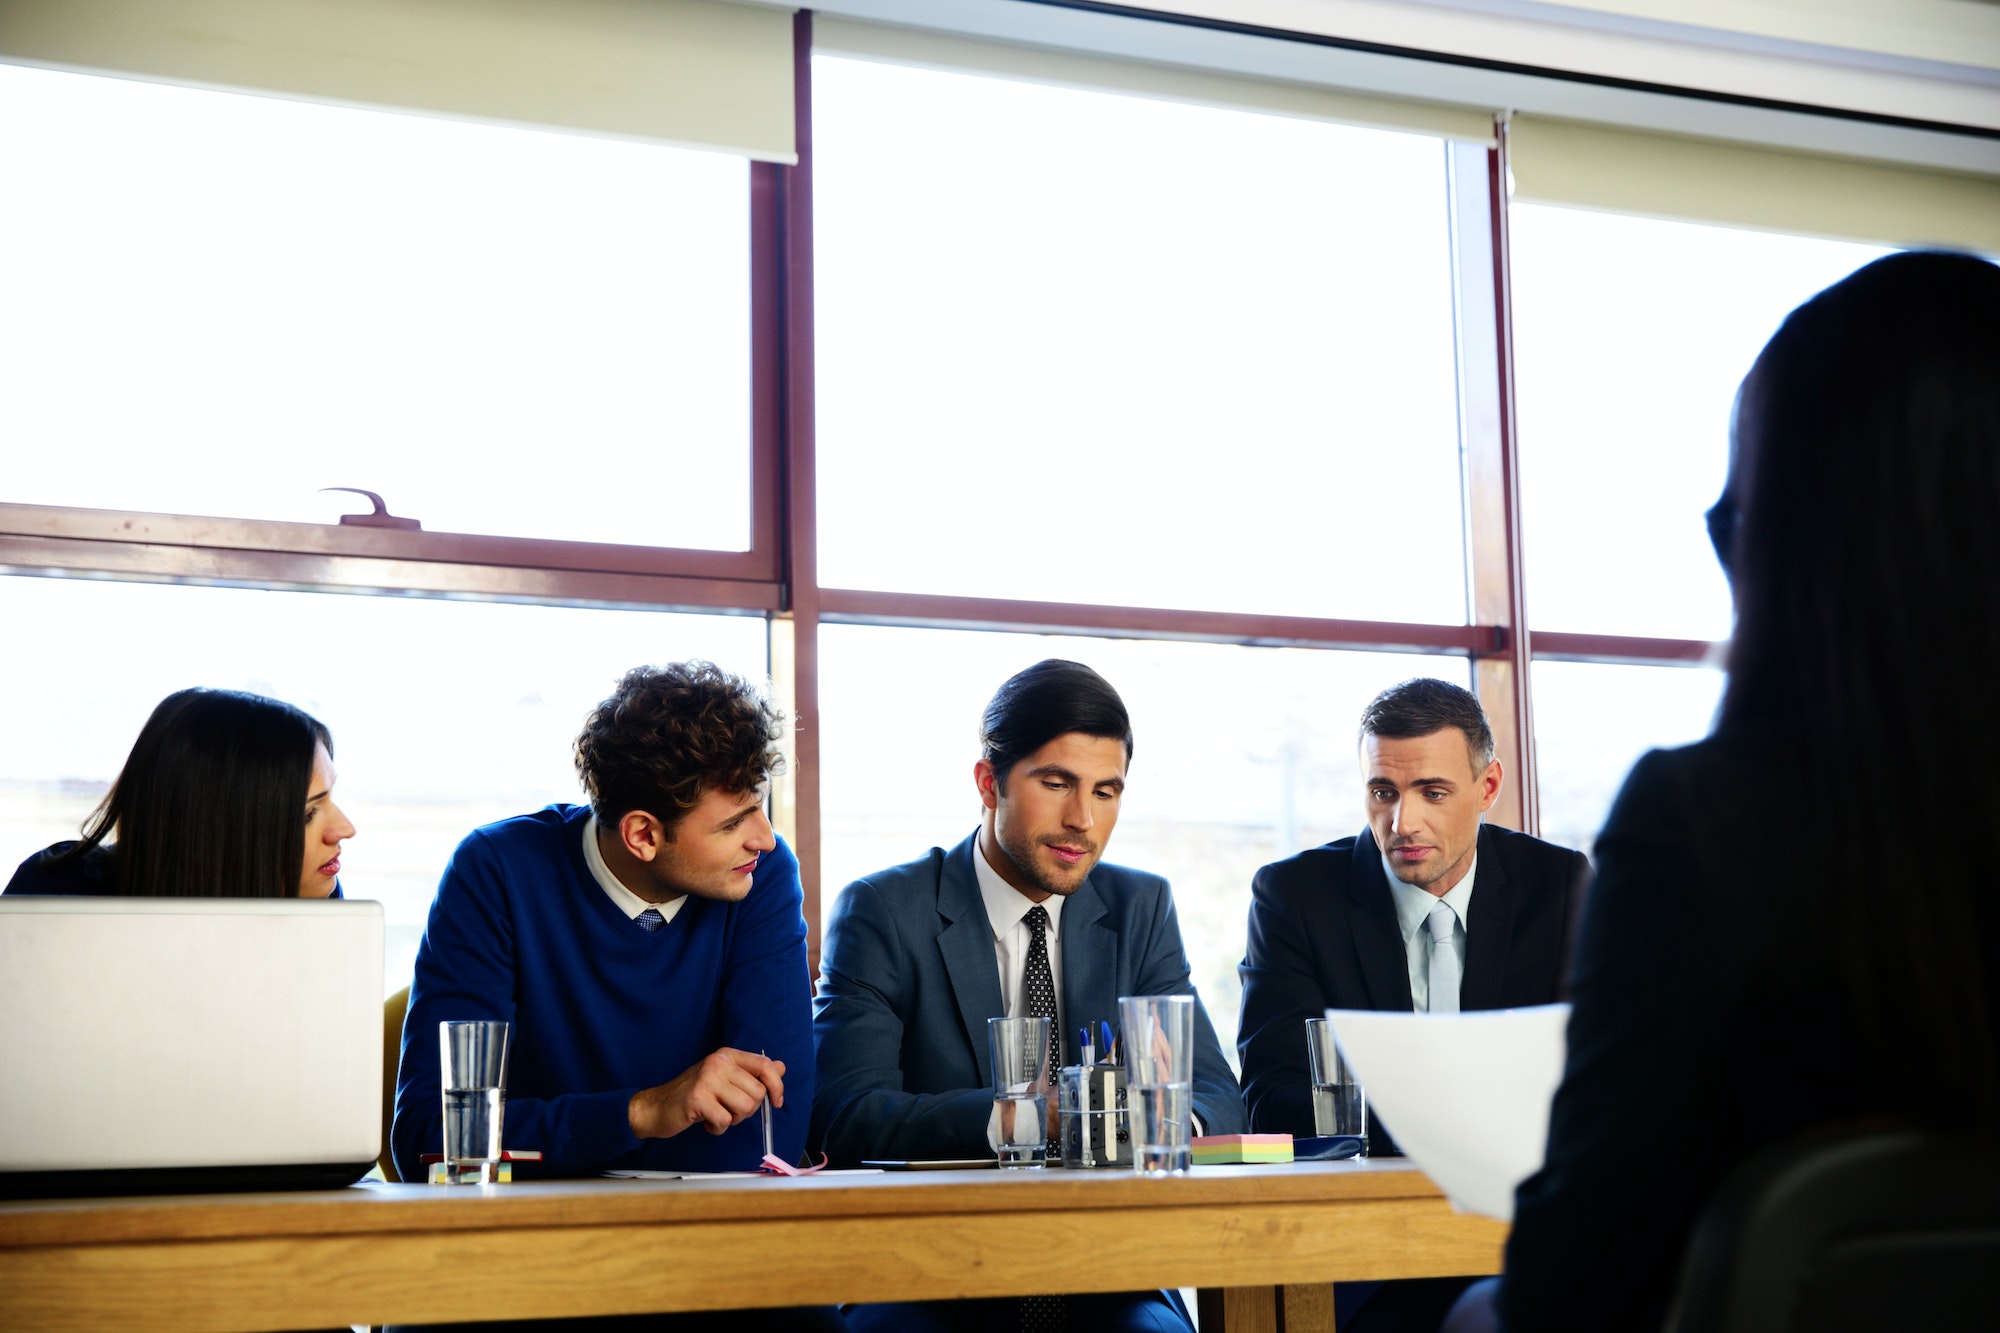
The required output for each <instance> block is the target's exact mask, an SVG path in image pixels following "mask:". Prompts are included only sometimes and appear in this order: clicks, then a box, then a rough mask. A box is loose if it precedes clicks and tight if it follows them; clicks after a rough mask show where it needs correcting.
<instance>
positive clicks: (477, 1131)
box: [438, 1019, 507, 1185]
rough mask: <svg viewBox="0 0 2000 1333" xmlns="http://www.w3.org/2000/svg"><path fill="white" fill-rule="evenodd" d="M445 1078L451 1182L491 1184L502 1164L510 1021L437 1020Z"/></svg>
mask: <svg viewBox="0 0 2000 1333" xmlns="http://www.w3.org/2000/svg"><path fill="white" fill-rule="evenodd" d="M438 1072H439V1073H440V1074H441V1075H443V1077H442V1079H441V1080H440V1081H441V1082H442V1083H443V1084H444V1174H445V1179H446V1180H447V1181H449V1182H451V1183H452V1184H461V1183H463V1184H468V1185H470V1184H479V1185H491V1184H493V1183H494V1182H495V1181H496V1180H497V1179H498V1177H499V1170H500V1098H501V1096H502V1094H503V1093H504V1091H505V1090H506V1087H507V1024H505V1023H500V1022H494V1021H489V1020H483V1019H481V1020H449V1021H446V1022H443V1023H439V1024H438Z"/></svg>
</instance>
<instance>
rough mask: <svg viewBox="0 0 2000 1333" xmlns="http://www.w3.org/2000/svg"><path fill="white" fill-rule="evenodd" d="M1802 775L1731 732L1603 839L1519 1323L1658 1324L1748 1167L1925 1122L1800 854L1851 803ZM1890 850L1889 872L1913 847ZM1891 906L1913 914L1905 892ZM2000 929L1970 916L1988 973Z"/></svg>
mask: <svg viewBox="0 0 2000 1333" xmlns="http://www.w3.org/2000/svg"><path fill="white" fill-rule="evenodd" d="M1785 771H1788V770H1787V769H1786V768H1785V766H1783V765H1779V764H1774V763H1772V762H1771V761H1770V760H1769V759H1768V758H1766V757H1765V752H1764V747H1763V746H1762V745H1761V744H1749V743H1746V742H1742V741H1737V740H1732V739H1725V738H1722V737H1711V738H1710V739H1708V740H1706V741H1702V742H1701V743H1699V744H1696V745H1691V746H1688V747H1686V748H1683V749H1678V750H1666V751H1655V752H1653V753H1651V754H1648V755H1647V756H1645V757H1644V758H1643V759H1641V760H1640V761H1639V763H1638V765H1637V766H1636V767H1635V768H1633V770H1632V772H1631V775H1630V776H1628V777H1627V778H1626V779H1625V786H1624V788H1623V789H1622V790H1621V791H1620V793H1619V796H1618V800H1617V802H1616V803H1615V804H1614V805H1613V806H1612V809H1611V814H1610V816H1609V818H1608V820H1607V821H1606V823H1605V826H1604V831H1603V832H1602V833H1601V834H1599V835H1598V839H1597V855H1598V878H1597V887H1596V888H1595V889H1594V890H1593V891H1592V894H1591V901H1590V907H1589V910H1588V912H1586V913H1585V918H1584V922H1583V929H1582V933H1581V937H1580V939H1579V941H1578V945H1577V956H1576V969H1575V972H1574V974H1573V977H1572V979H1571V994H1570V1001H1571V1003H1572V1004H1573V1005H1574V1006H1575V1007H1574V1009H1573V1010H1572V1011H1571V1013H1570V1021H1569V1039H1568V1053H1567V1056H1566V1058H1565V1062H1564V1068H1563V1081H1562V1085H1561V1086H1560V1087H1559V1088H1558V1089H1557V1091H1556V1096H1555V1103H1554V1105H1553V1107H1552V1108H1551V1111H1550V1117H1549V1145H1548V1155H1547V1158H1546V1160H1545V1161H1544V1163H1543V1166H1542V1168H1541V1170H1540V1171H1538V1172H1537V1173H1536V1174H1534V1175H1532V1176H1530V1177H1528V1179H1527V1180H1525V1181H1523V1182H1522V1183H1521V1185H1520V1188H1519V1189H1518V1190H1517V1191H1516V1192H1515V1210H1514V1229H1513V1232H1512V1234H1511V1235H1510V1237H1509V1239H1508V1242H1507V1275H1506V1277H1505V1279H1504V1280H1503V1282H1502V1285H1501V1293H1500V1298H1499V1305H1500V1310H1501V1314H1502V1318H1503V1321H1504V1322H1505V1323H1506V1324H1507V1326H1508V1327H1511V1328H1515V1329H1523V1330H1527V1329H1533V1330H1563V1329H1590V1330H1619V1329H1657V1328H1659V1327H1660V1323H1661V1320H1662V1318H1663V1316H1664V1314H1665V1309H1666V1305H1667V1302H1668V1299H1669V1295H1670V1293H1671V1291H1672V1288H1673V1284H1674V1282H1675V1280H1676V1277H1677V1275H1678V1272H1679V1268H1680V1263H1681V1257H1682V1253H1683V1251H1684V1250H1685V1249H1686V1245H1687V1239H1688V1236H1689V1234H1690V1233H1691V1232H1692V1230H1693V1228H1694V1223H1695V1219H1696V1218H1697V1217H1698V1216H1699V1215H1700V1213H1701V1210H1702V1208H1703V1206H1704V1205H1705V1204H1706V1203H1707V1202H1708V1200H1709V1198H1710V1197H1711V1196H1712V1195H1713V1194H1714V1193H1715V1191H1716V1190H1717V1188H1718V1187H1719V1186H1720V1185H1721V1184H1722V1182H1723V1180H1724V1179H1725V1178H1726V1177H1727V1176H1728V1175H1729V1173H1730V1172H1731V1170H1732V1169H1734V1168H1735V1167H1736V1166H1738V1165H1739V1164H1741V1162H1742V1161H1743V1160H1744V1159H1745V1158H1746V1157H1748V1156H1750V1155H1751V1154H1753V1153H1755V1152H1757V1151H1759V1150H1760V1149H1763V1148H1765V1147H1769V1146H1772V1145H1775V1144H1778V1143H1781V1142H1785V1141H1788V1140H1791V1139H1794V1138H1796V1137H1798V1136H1800V1135H1802V1134H1804V1133H1807V1132H1810V1131H1816V1130H1838V1129H1841V1128H1847V1127H1854V1126H1859V1125H1862V1124H1865V1123H1868V1122H1870V1121H1871V1120H1874V1119H1876V1118H1878V1117H1881V1118H1885V1122H1890V1121H1894V1120H1899V1119H1903V1118H1905V1117H1912V1116H1914V1118H1917V1119H1919V1120H1921V1119H1922V1117H1923V1115H1924V1114H1926V1112H1925V1111H1924V1108H1916V1107H1911V1106H1908V1105H1903V1104H1901V1103H1904V1102H1906V1101H1907V1099H1908V1094H1906V1093H1905V1092H1904V1090H1903V1088H1902V1086H1901V1085H1900V1083H1899V1082H1898V1081H1897V1080H1894V1079H1890V1078H1884V1077H1881V1076H1879V1075H1878V1074H1875V1073H1872V1072H1871V1071H1874V1070H1876V1069H1878V1068H1879V1063H1878V1062H1877V1061H1876V1060H1875V1059H1873V1058H1872V1057H1871V1056H1870V1055H1869V1054H1868V1052H1867V1050H1866V1048H1865V1045H1864V1043H1863V1041H1862V1039H1861V1036H1860V1033H1859V1031H1858V1028H1857V1026H1856V1023H1855V1020H1854V1018H1853V1004H1852V1002H1851V1001H1850V1000H1849V999H1848V998H1847V990H1846V984H1845V981H1844V978H1843V964H1842V961H1841V960H1842V958H1843V955H1844V951H1843V949H1842V945H1841V932H1842V930H1843V928H1844V923H1843V922H1842V921H1841V920H1840V917H1839V912H1838V910H1837V908H1838V905H1837V904H1835V903H1830V902H1829V901H1828V900H1827V899H1826V897H1825V896H1824V893H1823V889H1824V886H1823V885H1820V884H1816V883H1814V882H1813V880H1812V878H1811V876H1809V875H1801V874H1800V873H1799V872H1798V870H1797V868H1796V867H1797V862H1798V859H1799V858H1798V856H1797V854H1796V853H1795V852H1794V850H1793V849H1792V848H1791V846H1790V845H1789V843H1788V840H1789V839H1791V838H1794V837H1796V836H1798V829H1799V824H1800V821H1799V819H1798V818H1797V817H1796V815H1795V814H1794V813H1793V812H1794V810H1795V807H1796V806H1797V805H1799V804H1801V803H1804V802H1807V801H1819V802H1824V801H1827V800H1829V799H1831V798H1830V797H1829V796H1828V794H1827V793H1826V792H1825V791H1823V790H1814V791H1810V792H1786V791H1775V790H1773V789H1774V788H1775V787H1779V786H1782V785H1783V784H1781V783H1780V782H1779V781H1778V779H1777V778H1776V777H1774V776H1773V775H1774V774H1776V773H1781V772H1785ZM1848 814H1849V817H1851V818H1854V819H1867V818H1873V817H1876V812H1872V811H1861V810H1853V811H1849V812H1848ZM1889 841H1890V840H1886V839H1885V840H1884V849H1883V853H1882V855H1883V857H1884V859H1885V860H1886V859H1887V858H1888V857H1891V856H1907V855H1914V854H1915V853H1913V852H1911V851H1909V850H1907V849H1905V848H1903V847H1900V846H1892V845H1888V844H1889ZM1481 873H1482V874H1483V873H1484V871H1483V870H1482V871H1481ZM1974 873H1978V872H1977V871H1975V872H1974ZM1478 892H1483V889H1482V890H1479V891H1475V893H1474V897H1475V898H1477V896H1478ZM1879 910H1880V911H1881V912H1882V913H1884V914H1887V913H1891V912H1895V911H1898V910H1900V909H1899V904H1897V903H1896V902H1895V901H1893V900H1892V899H1890V898H1889V896H1888V895H1887V894H1886V892H1885V895H1884V900H1883V901H1882V902H1881V904H1880V907H1879ZM1995 915H1996V914H1995V913H1992V912H1989V913H1988V914H1987V916H1986V920H1985V921H1983V922H1979V923H1968V924H1970V925H1972V926H1973V927H1974V928H1975V929H1976V930H1978V931H1979V932H1981V933H1980V934H1978V935H1977V936H1976V938H1979V939H1981V940H1982V941H1986V943H1984V945H1983V947H1984V948H1985V950H1986V953H1985V957H1986V959H1987V962H1988V967H1989V969H1991V968H1992V966H1993V960H1994V958H1995V956H1996V955H1995V952H1994V948H1993V945H1992V944H1991V943H1990V941H1991V940H1992V939H1993V938H1994V936H1993V935H1991V934H1989V933H1985V932H1986V931H1988V930H1989V929H1990V928H1991V926H1992V923H1993V918H1994V916H1995ZM1475 916H1476V914H1475ZM1993 975H1994V973H1993V972H1992V971H1991V970H1989V972H1988V976H1989V977H1991V976H1993ZM1987 1021H1988V1022H1989V1023H1990V1024H1992V1023H2000V1004H1996V1005H1994V1007H1992V1008H1989V1010H1988V1015H1987ZM1989 1030H1991V1029H1989ZM1938 1109H1939V1108H1929V1111H1928V1114H1929V1115H1931V1116H1933V1117H1935V1115H1936V1114H1937V1112H1938Z"/></svg>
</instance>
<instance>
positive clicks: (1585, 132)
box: [1507, 116, 2000, 254]
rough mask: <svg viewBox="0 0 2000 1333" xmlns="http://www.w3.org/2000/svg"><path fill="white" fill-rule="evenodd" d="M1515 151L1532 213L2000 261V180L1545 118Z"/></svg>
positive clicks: (1528, 122)
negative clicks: (1574, 213)
mask: <svg viewBox="0 0 2000 1333" xmlns="http://www.w3.org/2000/svg"><path fill="white" fill-rule="evenodd" d="M1507 147H1508V162H1509V164H1510V165H1511V167H1512V169H1513V197H1514V198H1515V199H1516V200H1519V201H1523V202H1531V203H1550V204H1569V205H1575V206H1578V207H1583V208H1598V209H1604V210H1606V211H1609V212H1617V213H1638V214H1644V215H1647V216H1652V217H1662V218H1673V219H1678V220H1681V221H1689V222H1714V223H1721V224H1724V225H1728V226H1739V227H1754V228H1758V229H1761V230H1768V231H1783V232H1793V233H1798V234H1802V235H1810V236H1825V237H1831V238H1834V239H1838V240H1853V241H1869V242H1873V243H1875V244H1879V245H1898V246H1946V247H1950V248H1955V249H1965V250H1975V251H1979V252H1981V253H1985V254H2000V177H1994V176H1983V175H1975V174H1971V173H1962V172H1955V171H1945V170H1937V169H1932V168H1927V167H1911V166H1898V165H1895V164H1892V163H1886V162H1875V161H1862V160H1860V159H1856V158H1841V157H1831V156H1822V155H1819V154H1813V153H1801V152H1792V151H1787V150H1784V149H1778V148H1766V147H1758V146H1754V145H1749V144H1740V143H1725V142H1721V141H1719V140H1712V139H1696V138H1685V137H1681V136H1678V135H1667V134H1653V133H1644V132H1640V131H1635V130H1625V129H1618V128H1613V127H1610V126H1604V125H1588V124H1584V123H1581V122H1578V121H1566V120H1556V119H1551V118H1546V117H1541V116H1517V117H1515V118H1514V119H1513V120H1512V121H1511V122H1510V123H1509V125H1508V136H1507Z"/></svg>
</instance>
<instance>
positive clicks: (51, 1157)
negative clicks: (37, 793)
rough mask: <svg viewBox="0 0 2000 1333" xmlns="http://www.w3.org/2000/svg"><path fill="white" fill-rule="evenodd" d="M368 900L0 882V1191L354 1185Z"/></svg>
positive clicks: (376, 1130) (366, 1092)
mask: <svg viewBox="0 0 2000 1333" xmlns="http://www.w3.org/2000/svg"><path fill="white" fill-rule="evenodd" d="M381 1138H382V905H381V904H380V903H372V902H323V901H309V900H299V899H241V898H41V897H15V896H0V1194H6V1195H13V1196H15V1197H20V1196H23V1195H62V1194H103V1193H136V1192H154V1191H159V1190H213V1189H265V1188H272V1189H276V1188H299V1187H315V1186H317V1187H331V1186H338V1185H348V1184H352V1183H353V1182H354V1181H356V1180H358V1179H360V1177H361V1176H362V1175H364V1174H365V1173H366V1172H367V1170H368V1168H369V1166H370V1165H372V1164H373V1163H374V1161H375V1159H376V1157H377V1155H378V1154H379V1153H380V1151H381Z"/></svg>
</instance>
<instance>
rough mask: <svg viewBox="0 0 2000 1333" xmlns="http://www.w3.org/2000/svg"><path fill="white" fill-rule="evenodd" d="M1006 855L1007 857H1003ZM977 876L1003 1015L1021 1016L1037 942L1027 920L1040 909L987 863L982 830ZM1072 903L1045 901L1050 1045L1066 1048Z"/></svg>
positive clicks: (974, 856)
mask: <svg viewBox="0 0 2000 1333" xmlns="http://www.w3.org/2000/svg"><path fill="white" fill-rule="evenodd" d="M1000 854H1001V855H1002V856H1005V855H1006V853H1005V852H1002V853H1000ZM972 868H973V873H974V874H975V875H977V876H978V879H979V896H980V897H981V898H983V899H984V900H985V902H986V919H987V921H989V922H990V923H992V926H993V957H994V961H995V962H997V963H998V964H999V965H1000V1004H1001V1007H1002V1008H1003V1009H1005V1010H1006V1012H1005V1014H1004V1015H1003V1017H1006V1018H1020V1017H1023V1016H1024V1015H1025V1014H1026V1013H1027V1010H1026V1008H1024V1006H1025V1005H1026V1003H1027V988H1026V987H1025V986H1023V985H1022V984H1021V971H1022V969H1023V968H1025V967H1027V965H1028V946H1029V945H1030V944H1031V943H1033V942H1034V938H1035V932H1034V931H1032V930H1030V929H1029V928H1028V923H1027V922H1026V921H1025V920H1024V919H1023V918H1025V917H1026V916H1027V915H1028V912H1029V909H1031V908H1033V907H1034V906H1036V904H1035V903H1033V902H1030V901H1029V900H1028V895H1027V894H1025V893H1023V892H1021V891H1020V890H1019V889H1017V888H1015V887H1014V886H1013V885H1012V884H1009V883H1008V882H1007V881H1006V880H1004V879H1002V878H1000V872H999V871H997V870H995V869H994V868H993V866H992V863H990V862H989V861H987V859H986V833H985V831H984V830H983V829H982V830H981V831H980V834H979V839H978V842H977V844H976V845H975V846H974V848H973V854H972ZM1065 901H1067V900H1066V899H1064V897H1063V896H1062V895H1061V894H1060V893H1052V894H1050V895H1049V896H1048V897H1047V898H1045V899H1043V900H1042V902H1041V904H1040V905H1041V906H1042V907H1044V908H1046V909H1047V910H1048V914H1049V925H1048V932H1047V934H1048V948H1049V976H1050V978H1051V979H1052V980H1053V981H1054V982H1055V988H1056V1019H1055V1023H1054V1025H1053V1027H1054V1030H1053V1031H1052V1032H1051V1033H1050V1042H1049V1044H1050V1046H1051V1047H1054V1048H1056V1049H1058V1050H1059V1049H1061V1045H1060V1042H1061V1037H1062V1030H1063V1023H1062V1011H1063V1000H1062V993H1063V988H1062V977H1063V973H1062V949H1061V947H1060V945H1059V941H1060V940H1061V937H1062V909H1063V903H1064V902H1065Z"/></svg>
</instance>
